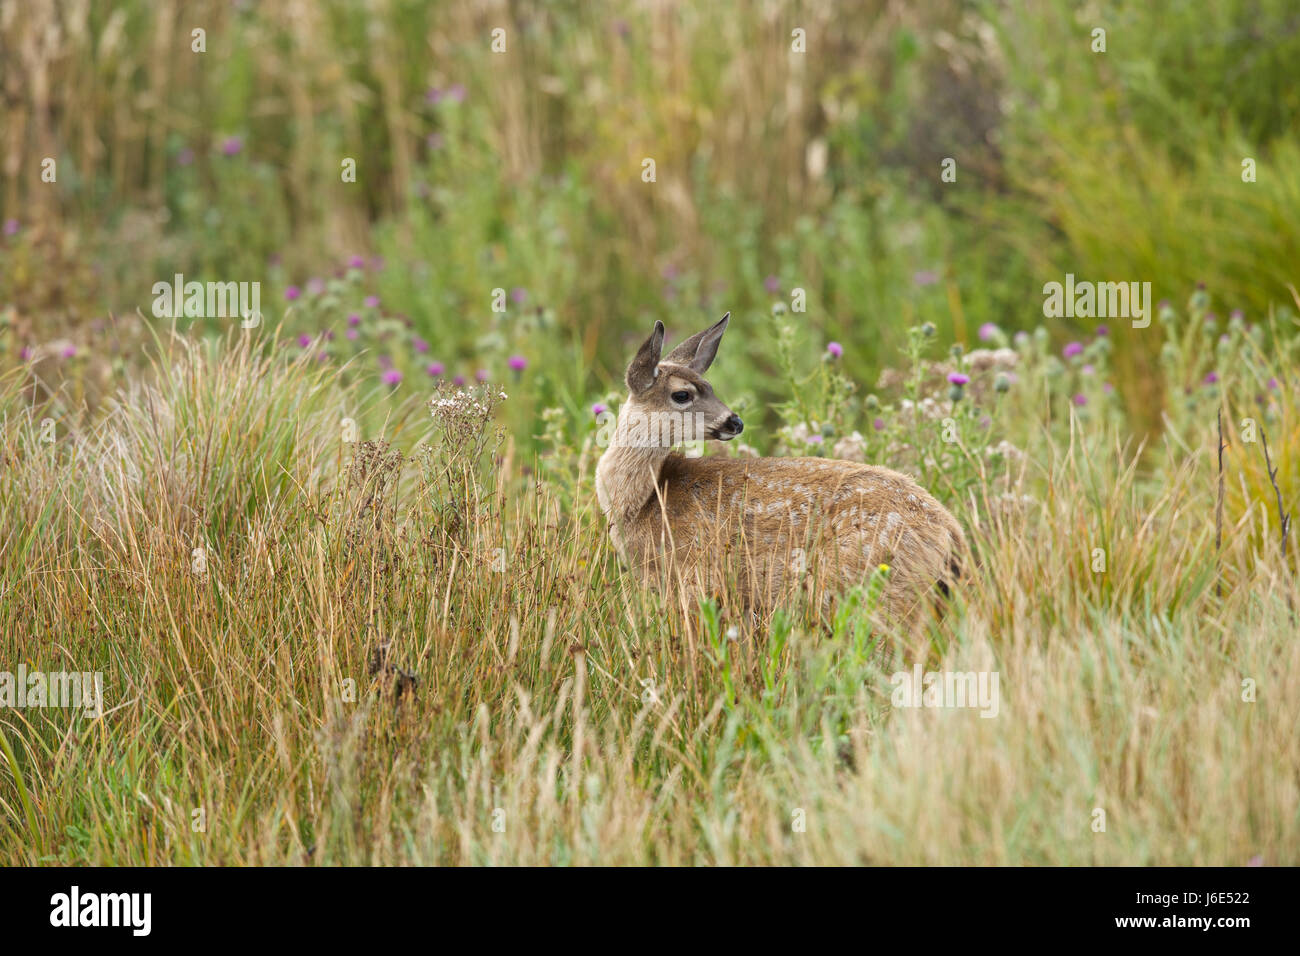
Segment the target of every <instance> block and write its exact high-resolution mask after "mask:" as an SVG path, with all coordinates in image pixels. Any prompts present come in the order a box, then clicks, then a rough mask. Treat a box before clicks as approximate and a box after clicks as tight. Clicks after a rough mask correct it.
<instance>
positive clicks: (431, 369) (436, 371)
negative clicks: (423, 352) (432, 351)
mask: <svg viewBox="0 0 1300 956" xmlns="http://www.w3.org/2000/svg"><path fill="white" fill-rule="evenodd" d="M424 370H425V371H426V372H428V373H429V374H430V375H432V376H433V377H434V378H437V377H438V376H439V375H441V374H442V373H443V372H444V371H446V369H444V368H443V365H442V363H441V362H430V363H429V364H428V365H426V366H425V368H424Z"/></svg>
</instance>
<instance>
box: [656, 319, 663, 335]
mask: <svg viewBox="0 0 1300 956" xmlns="http://www.w3.org/2000/svg"><path fill="white" fill-rule="evenodd" d="M655 334H656V335H663V334H664V324H663V323H662V322H660V321H659V320H658V319H655Z"/></svg>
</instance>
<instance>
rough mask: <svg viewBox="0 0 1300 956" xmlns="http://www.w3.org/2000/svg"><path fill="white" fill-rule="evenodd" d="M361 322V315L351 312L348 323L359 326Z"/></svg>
mask: <svg viewBox="0 0 1300 956" xmlns="http://www.w3.org/2000/svg"><path fill="white" fill-rule="evenodd" d="M360 324H361V316H359V315H357V314H356V313H355V312H353V313H351V314H350V315H349V316H348V325H351V326H358V325H360Z"/></svg>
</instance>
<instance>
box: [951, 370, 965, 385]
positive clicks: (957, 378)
mask: <svg viewBox="0 0 1300 956" xmlns="http://www.w3.org/2000/svg"><path fill="white" fill-rule="evenodd" d="M948 381H949V383H950V384H952V385H965V384H966V383H967V382H969V381H970V376H969V375H963V374H962V373H961V372H949V373H948Z"/></svg>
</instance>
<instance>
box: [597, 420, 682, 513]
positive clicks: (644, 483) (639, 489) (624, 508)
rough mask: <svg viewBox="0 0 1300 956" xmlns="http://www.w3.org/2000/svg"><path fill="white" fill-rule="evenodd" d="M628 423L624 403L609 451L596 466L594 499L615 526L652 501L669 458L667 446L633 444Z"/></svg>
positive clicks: (641, 442)
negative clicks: (665, 462)
mask: <svg viewBox="0 0 1300 956" xmlns="http://www.w3.org/2000/svg"><path fill="white" fill-rule="evenodd" d="M628 422H629V416H628V406H627V404H626V403H624V405H623V407H622V408H621V409H619V413H618V422H617V424H616V425H615V427H614V434H613V436H612V437H611V438H610V443H609V447H608V448H607V449H605V453H604V454H603V455H601V456H600V461H599V462H598V463H597V464H596V498H597V500H599V502H600V508H601V510H602V511H603V512H605V517H606V518H608V519H609V520H610V521H611V522H613V523H615V524H620V523H622V522H624V521H630V520H631V519H632V518H635V517H636V516H637V514H639V513H640V511H641V509H642V508H644V507H645V505H646V502H647V501H649V500H650V499H651V498H652V497H654V495H655V488H656V486H657V485H658V483H659V473H660V471H661V470H662V469H663V465H664V461H666V460H667V458H668V456H669V455H670V454H672V448H670V447H668V446H666V445H657V444H656V445H646V443H645V442H644V441H639V442H638V441H636V440H635V439H634V437H633V435H632V434H631V429H630V428H629V424H628Z"/></svg>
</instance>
